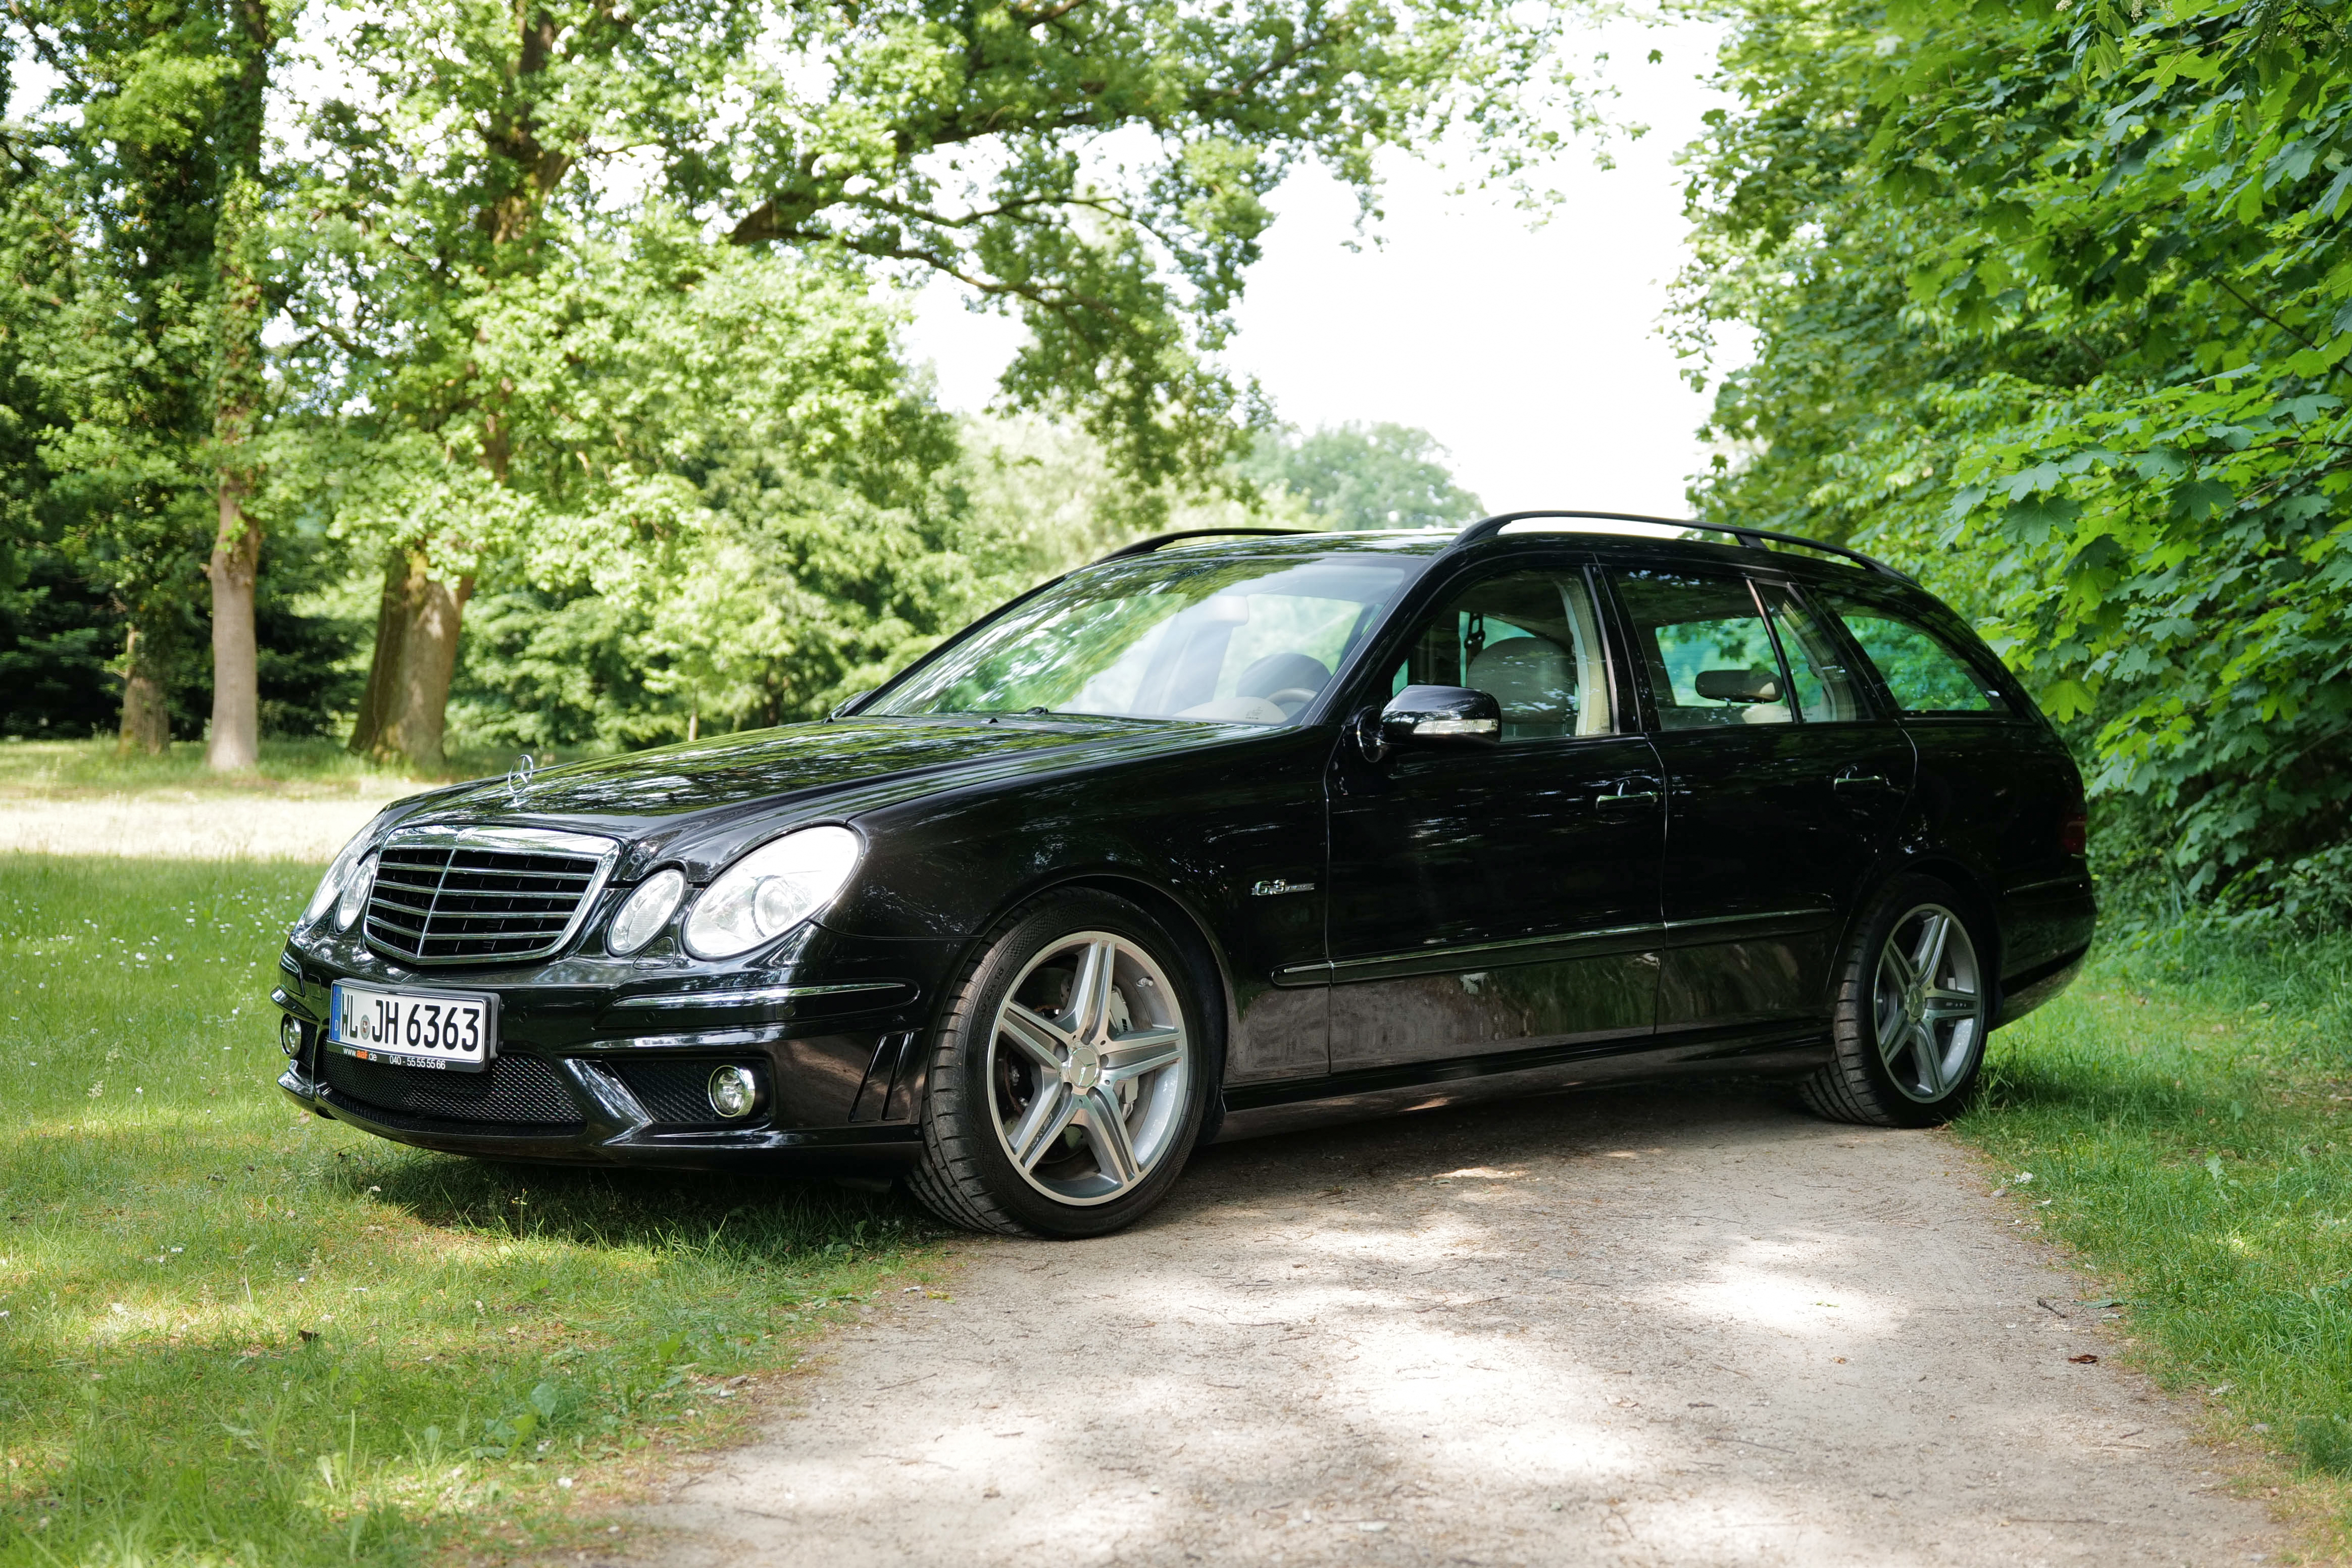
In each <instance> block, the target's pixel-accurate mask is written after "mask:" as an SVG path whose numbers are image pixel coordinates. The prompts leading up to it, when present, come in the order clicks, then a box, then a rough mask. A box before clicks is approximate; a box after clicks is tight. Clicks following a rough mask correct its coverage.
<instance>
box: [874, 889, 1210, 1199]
mask: <svg viewBox="0 0 2352 1568" xmlns="http://www.w3.org/2000/svg"><path fill="white" fill-rule="evenodd" d="M1185 953H1186V949H1185V948H1184V947H1183V946H1181V945H1180V944H1179V943H1178V941H1177V940H1176V939H1175V938H1174V937H1173V936H1171V934H1170V933H1169V932H1168V931H1167V930H1165V929H1163V928H1162V927H1161V926H1160V924H1159V923H1158V922H1157V921H1155V920H1153V919H1152V918H1151V916H1150V915H1147V914H1146V913H1144V911H1143V910H1141V909H1139V908H1138V907H1137V906H1136V905H1134V904H1130V903H1129V902H1128V901H1127V900H1125V899H1123V898H1117V897H1114V896H1112V895H1111V894H1107V893H1102V892H1098V891H1097V890H1094V889H1091V888H1086V889H1072V890H1070V891H1067V892H1065V893H1058V894H1048V895H1046V896H1045V897H1043V898H1041V899H1038V900H1037V901H1036V902H1034V903H1033V904H1029V905H1027V906H1026V907H1025V908H1023V909H1021V910H1017V911H1015V912H1014V913H1013V915H1009V916H1007V917H1006V918H1005V919H1004V920H1003V922H1002V923H1000V924H999V925H998V926H997V927H996V929H995V930H994V931H992V932H991V933H990V934H989V936H988V937H987V938H986V939H985V940H984V941H983V942H982V944H981V946H980V950H979V952H978V955H977V956H975V957H974V958H973V960H972V961H971V965H970V967H968V968H967V969H966V970H965V971H964V973H963V975H962V977H961V978H960V979H959V981H958V982H957V984H956V985H955V987H954V988H952V990H951V992H950V995H949V997H948V998H947V999H946V1002H945V1005H944V1009H943V1016H942V1019H941V1023H940V1031H939V1035H938V1037H937V1041H936V1044H935V1045H934V1047H933V1049H932V1051H931V1057H930V1065H929V1069H928V1071H927V1073H926V1076H925V1086H924V1090H923V1107H922V1121H923V1153H922V1156H921V1159H920V1160H919V1163H918V1164H917V1165H916V1166H915V1168H914V1170H913V1171H912V1172H910V1173H909V1175H908V1188H909V1189H910V1190H911V1191H912V1192H913V1194H914V1196H915V1197H916V1198H917V1199H918V1200H919V1202H921V1204H922V1205H923V1206H924V1207H926V1208H929V1210H930V1211H931V1212H932V1213H934V1214H936V1215H938V1216H939V1217H940V1218H942V1219H945V1220H947V1221H949V1222H950V1223H951V1224H955V1225H961V1226H964V1227H966V1228H971V1229H973V1230H993V1231H998V1232H1000V1233H1003V1234H1005V1235H1011V1236H1099V1235H1102V1234H1105V1233H1106V1232H1108V1231H1112V1230H1116V1229H1118V1228H1119V1227H1120V1226H1123V1225H1126V1224H1128V1223H1129V1222H1130V1221H1132V1220H1134V1219H1136V1218H1138V1217H1139V1216H1140V1215H1142V1214H1143V1213H1144V1211H1145V1210H1147V1209H1149V1208H1150V1207H1152V1206H1153V1205H1154V1204H1156V1203H1158V1202H1159V1201H1160V1198H1161V1197H1164V1196H1166V1194H1167V1191H1168V1189H1169V1187H1170V1186H1171V1185H1172V1184H1173V1183H1174V1182H1175V1180H1176V1177H1177V1176H1178V1174H1179V1173H1180V1172H1181V1170H1182V1169H1183V1166H1184V1161H1185V1159H1186V1157H1187V1156H1188V1155H1190V1154H1191V1153H1192V1145H1193V1144H1194V1143H1195V1142H1197V1141H1198V1140H1199V1137H1200V1134H1201V1127H1202V1121H1203V1119H1204V1118H1205V1116H1206V1115H1207V1112H1208V1105H1209V1095H1210V1094H1211V1093H1212V1092H1213V1090H1214V1085H1215V1081H1216V1077H1217V1061H1218V1058H1217V1055H1216V1051H1215V1047H1216V1044H1217V1040H1216V1039H1215V1037H1214V1036H1213V1034H1211V1033H1210V1032H1209V1028H1208V1026H1209V1020H1211V1019H1212V1018H1213V1015H1212V1014H1211V1013H1210V1012H1209V1011H1208V1009H1206V1008H1205V1007H1204V1005H1203V1002H1202V996H1201V994H1200V991H1199V989H1198V985H1199V982H1197V981H1196V980H1195V979H1194V978H1193V976H1194V975H1195V973H1196V972H1198V968H1197V966H1188V965H1187V964H1186V963H1185V962H1184V956H1185Z"/></svg>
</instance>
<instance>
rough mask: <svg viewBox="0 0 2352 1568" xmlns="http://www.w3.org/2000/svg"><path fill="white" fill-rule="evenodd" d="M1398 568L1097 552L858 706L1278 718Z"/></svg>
mask: <svg viewBox="0 0 2352 1568" xmlns="http://www.w3.org/2000/svg"><path fill="white" fill-rule="evenodd" d="M1406 574H1407V569H1406V567H1405V566H1404V565H1403V564H1402V563H1399V562H1393V561H1386V560H1378V559H1346V560H1332V559H1323V560H1306V561H1301V560H1298V559H1296V558H1291V559H1257V560H1248V559H1243V560H1234V559H1215V558H1210V559H1169V558H1167V557H1153V556H1145V557H1141V558H1139V559H1134V560H1129V561H1115V562H1111V563H1109V564H1108V565H1104V566H1100V567H1097V568H1094V569H1092V570H1087V571H1083V572H1080V573H1077V574H1076V575H1075V576H1073V577H1071V578H1070V579H1068V580H1066V581H1063V582H1059V583H1056V584H1055V585H1054V586H1053V587H1052V588H1050V589H1047V590H1046V591H1045V592H1044V593H1041V594H1039V595H1038V596H1037V597H1036V598H1034V599H1033V600H1031V601H1028V602H1027V603H1025V604H1023V605H1021V606H1019V607H1018V608H1016V609H1014V610H1013V611H1012V612H1010V613H1008V614H1006V615H1004V616H1003V618H1001V619H1000V620H998V621H996V622H993V623H992V624H991V625H989V626H986V627H984V628H982V630H981V631H979V632H975V633H974V634H973V635H971V637H969V638H967V639H965V640H964V641H963V642H962V643H960V644H958V645H957V646H955V647H952V648H950V649H949V650H948V651H947V652H946V653H944V654H942V655H941V656H940V658H939V659H938V660H936V661H935V662H934V663H932V664H929V665H928V666H926V667H925V668H923V669H920V670H918V671H916V672H915V673H914V674H912V675H911V676H909V677H908V679H907V680H906V681H905V682H904V683H903V684H902V685H899V686H898V688H897V689H896V690H894V691H891V692H889V693H887V694H886V695H884V696H883V697H882V698H881V699H880V700H879V701H877V702H876V703H875V704H874V705H873V706H870V707H868V708H866V710H865V711H866V712H867V713H870V714H940V713H1030V712H1035V711H1038V710H1040V709H1043V710H1044V711H1045V712H1048V713H1084V714H1105V715H1109V716H1116V717H1121V718H1186V719H1215V720H1220V721H1223V722H1224V723H1228V724H1287V723H1289V722H1290V721H1291V720H1292V719H1293V718H1295V717H1297V715H1298V713H1299V712H1300V710H1302V709H1303V708H1305V707H1306V706H1307V704H1308V703H1310V702H1312V701H1313V700H1314V699H1315V696H1316V695H1317V694H1318V693H1319V692H1320V691H1322V689H1323V688H1324V686H1325V685H1328V683H1329V682H1330V679H1331V676H1332V674H1333V673H1334V672H1335V671H1337V670H1338V669H1339V664H1340V662H1341V661H1342V660H1343V659H1344V658H1345V657H1346V656H1347V654H1348V651H1349V649H1351V648H1353V647H1354V646H1355V644H1356V642H1357V640H1358V639H1359V638H1360V637H1362V636H1363V635H1364V634H1365V633H1366V632H1369V631H1370V630H1371V628H1372V626H1373V625H1374V624H1375V623H1376V622H1378V621H1379V619H1380V615H1381V611H1382V610H1383V609H1384V608H1385V607H1386V606H1387V605H1388V603H1389V601H1391V599H1393V598H1394V597H1395V596H1396V592H1397V591H1398V589H1400V588H1401V587H1402V586H1403V584H1404V580H1405V577H1406Z"/></svg>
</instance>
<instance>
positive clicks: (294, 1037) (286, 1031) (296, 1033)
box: [278, 1018, 302, 1056]
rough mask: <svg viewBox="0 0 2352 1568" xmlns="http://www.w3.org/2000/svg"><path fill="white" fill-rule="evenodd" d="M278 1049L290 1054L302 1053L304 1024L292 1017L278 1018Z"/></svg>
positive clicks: (297, 1054)
mask: <svg viewBox="0 0 2352 1568" xmlns="http://www.w3.org/2000/svg"><path fill="white" fill-rule="evenodd" d="M278 1050H280V1051H284V1052H285V1053H286V1054H287V1055H289V1056H299V1055H301V1054H302V1026H301V1025H300V1024H299V1023H296V1022H295V1021H294V1020H293V1019H290V1018H281V1019H278Z"/></svg>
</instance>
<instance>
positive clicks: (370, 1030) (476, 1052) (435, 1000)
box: [327, 980, 499, 1072]
mask: <svg viewBox="0 0 2352 1568" xmlns="http://www.w3.org/2000/svg"><path fill="white" fill-rule="evenodd" d="M498 1036H499V998H497V997H495V996H491V995H489V994H488V993H484V992H477V991H424V990H415V991H411V990H395V989H393V988H388V987H383V986H362V985H355V984H353V983H352V982H351V981H349V980H338V981H336V982H335V985H334V989H333V991H332V993H331V997H330V999H329V1001H328V1005H327V1043H328V1044H329V1045H331V1046H332V1047H334V1048H335V1049H336V1050H337V1051H341V1052H342V1053H343V1054H344V1055H345V1056H356V1057H358V1058H360V1059H361V1060H362V1061H395V1062H398V1063H400V1064H401V1065H403V1066H404V1067H436V1068H439V1069H441V1070H442V1071H449V1072H479V1071H482V1070H483V1069H484V1068H486V1067H488V1065H489V1064H490V1058H492V1057H493V1056H496V1055H497V1054H498Z"/></svg>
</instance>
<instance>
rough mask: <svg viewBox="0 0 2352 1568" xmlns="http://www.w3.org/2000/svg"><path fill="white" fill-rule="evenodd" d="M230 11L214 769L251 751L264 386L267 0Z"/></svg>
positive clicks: (272, 38)
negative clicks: (260, 267) (258, 428)
mask: <svg viewBox="0 0 2352 1568" xmlns="http://www.w3.org/2000/svg"><path fill="white" fill-rule="evenodd" d="M238 21H239V22H240V23H241V24H242V26H241V27H240V29H239V31H240V34H241V37H239V38H238V39H237V42H238V44H239V46H240V48H239V52H240V54H241V55H242V59H241V61H240V62H239V63H240V69H239V70H238V73H237V78H236V83H235V86H234V88H233V89H232V91H231V94H230V99H229V104H228V114H227V117H226V124H225V126H224V128H223V129H224V132H225V134H224V137H223V141H224V150H225V151H226V153H227V155H228V157H227V162H228V167H227V171H226V179H225V181H224V182H223V184H222V188H221V195H220V206H219V208H218V211H217V213H216V214H215V218H214V222H213V299H212V307H213V309H212V315H213V384H212V401H213V446H214V451H215V457H214V464H215V469H214V472H215V476H216V482H217V484H218V486H219V500H220V528H219V531H218V532H217V533H216V534H215V535H214V538H213V553H212V559H211V560H210V561H209V562H208V563H207V564H206V565H205V576H207V577H209V578H211V579H212V583H213V723H212V735H211V739H210V742H209V744H208V745H207V746H206V747H205V763H206V764H207V765H208V766H210V767H211V768H212V770H213V771H214V772H215V773H239V772H245V771H247V770H248V769H250V768H254V767H255V766H257V764H258V763H259V762H260V761H261V688H260V667H259V662H258V660H257V656H256V647H255V643H256V639H255V636H254V630H253V590H254V580H255V579H256V577H257V576H258V574H259V571H260V567H261V528H260V525H259V524H258V523H257V521H256V520H255V519H254V518H253V517H251V516H249V515H248V514H247V510H246V503H247V501H248V500H249V499H250V498H251V497H252V495H253V489H254V485H255V481H256V478H257V475H256V472H255V469H254V466H253V462H252V458H251V456H250V451H251V447H250V442H251V440H252V436H253V424H254V421H255V419H256V418H257V416H258V415H259V413H260V412H261V402H262V396H263V392H264V390H265V389H264V385H263V379H262V371H261V324H262V319H263V316H264V314H265V311H264V308H263V302H262V298H261V277H260V275H259V273H258V272H257V270H256V268H255V266H254V262H255V259H256V248H257V238H256V235H257V230H258V228H259V226H260V218H261V186H260V184H259V183H258V181H257V172H258V171H259V169H260V166H261V147H262V117H263V106H264V99H265V96H266V93H267V90H268V85H269V52H270V50H271V49H272V48H273V47H275V45H276V42H277V37H276V33H275V30H274V28H273V26H272V25H271V22H270V17H269V12H268V6H267V5H259V4H256V3H255V0H245V3H244V4H243V5H242V6H241V8H240V11H239V15H238Z"/></svg>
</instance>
